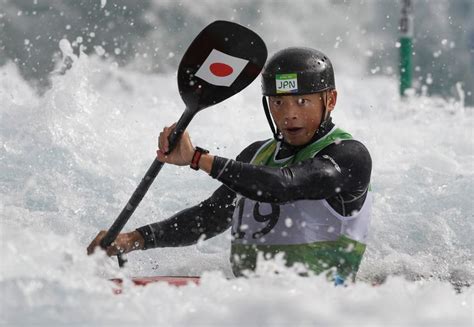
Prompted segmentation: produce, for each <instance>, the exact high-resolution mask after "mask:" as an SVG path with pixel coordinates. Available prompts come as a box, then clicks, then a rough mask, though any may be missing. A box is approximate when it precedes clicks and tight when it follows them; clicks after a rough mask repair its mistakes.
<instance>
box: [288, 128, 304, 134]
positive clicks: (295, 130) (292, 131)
mask: <svg viewBox="0 0 474 327" xmlns="http://www.w3.org/2000/svg"><path fill="white" fill-rule="evenodd" d="M285 130H286V132H287V133H288V134H290V135H297V134H299V133H300V132H302V131H303V128H302V127H289V128H286V129H285Z"/></svg>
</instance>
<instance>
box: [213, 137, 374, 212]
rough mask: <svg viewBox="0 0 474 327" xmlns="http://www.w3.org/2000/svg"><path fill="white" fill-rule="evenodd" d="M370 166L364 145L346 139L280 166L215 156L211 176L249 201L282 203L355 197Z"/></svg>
mask: <svg viewBox="0 0 474 327" xmlns="http://www.w3.org/2000/svg"><path fill="white" fill-rule="evenodd" d="M371 169H372V161H371V158H370V155H369V152H368V151H367V149H366V148H365V146H364V145H363V144H362V143H360V142H358V141H355V140H346V141H341V142H339V143H338V144H336V143H334V144H331V145H329V146H327V147H326V148H325V149H323V150H322V151H320V152H319V153H318V154H317V155H316V156H315V157H314V158H312V159H308V160H304V161H301V162H299V163H296V164H293V165H289V166H287V167H284V168H274V167H268V166H257V165H252V164H248V163H242V162H237V161H235V160H231V159H225V158H220V157H215V158H214V163H213V166H212V171H211V176H212V177H214V178H216V179H218V180H219V181H220V182H222V183H223V184H224V185H227V186H228V187H229V188H231V189H232V190H234V191H235V192H236V193H238V194H241V195H243V196H244V197H247V198H250V199H252V200H255V201H259V202H270V203H285V202H290V201H295V200H301V199H329V198H334V197H338V196H342V197H345V198H353V197H358V196H360V195H362V194H364V193H365V192H366V191H367V188H368V185H369V182H370V173H371Z"/></svg>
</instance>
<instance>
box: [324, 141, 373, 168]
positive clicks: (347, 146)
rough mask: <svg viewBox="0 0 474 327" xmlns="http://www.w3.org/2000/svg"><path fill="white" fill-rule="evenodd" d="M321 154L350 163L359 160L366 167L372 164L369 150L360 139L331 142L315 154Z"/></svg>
mask: <svg viewBox="0 0 474 327" xmlns="http://www.w3.org/2000/svg"><path fill="white" fill-rule="evenodd" d="M323 155H329V156H330V157H332V158H334V159H336V158H337V159H339V160H343V161H348V162H352V163H354V162H360V163H361V164H362V166H364V167H366V168H367V167H371V165H372V159H371V157H370V153H369V150H368V149H367V148H366V146H365V145H364V144H363V143H362V142H361V141H359V140H355V139H348V140H342V141H340V142H335V143H332V144H330V145H329V146H327V147H326V148H324V149H323V150H321V151H320V152H319V153H318V154H317V156H323Z"/></svg>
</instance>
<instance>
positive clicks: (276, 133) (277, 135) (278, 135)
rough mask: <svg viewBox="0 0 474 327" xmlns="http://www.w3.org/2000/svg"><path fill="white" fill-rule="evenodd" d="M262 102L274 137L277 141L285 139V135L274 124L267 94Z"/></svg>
mask: <svg viewBox="0 0 474 327" xmlns="http://www.w3.org/2000/svg"><path fill="white" fill-rule="evenodd" d="M262 104H263V110H264V111H265V116H267V120H268V124H269V125H270V129H271V130H272V133H273V137H274V138H275V140H277V141H281V140H283V135H281V133H280V131H279V130H278V128H277V127H276V126H275V125H276V124H275V125H274V124H273V119H272V115H271V114H270V109H268V102H267V98H266V97H265V96H262Z"/></svg>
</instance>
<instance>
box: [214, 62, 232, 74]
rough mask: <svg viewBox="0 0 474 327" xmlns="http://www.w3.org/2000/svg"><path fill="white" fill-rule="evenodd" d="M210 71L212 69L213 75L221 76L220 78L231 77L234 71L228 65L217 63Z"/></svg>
mask: <svg viewBox="0 0 474 327" xmlns="http://www.w3.org/2000/svg"><path fill="white" fill-rule="evenodd" d="M209 69H210V71H211V73H213V74H214V75H216V76H219V77H225V76H229V75H230V74H232V72H233V71H234V70H233V69H232V67H230V66H229V65H227V64H223V63H221V62H215V63H213V64H211V65H210V66H209Z"/></svg>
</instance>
